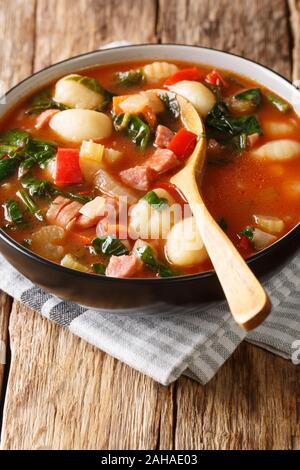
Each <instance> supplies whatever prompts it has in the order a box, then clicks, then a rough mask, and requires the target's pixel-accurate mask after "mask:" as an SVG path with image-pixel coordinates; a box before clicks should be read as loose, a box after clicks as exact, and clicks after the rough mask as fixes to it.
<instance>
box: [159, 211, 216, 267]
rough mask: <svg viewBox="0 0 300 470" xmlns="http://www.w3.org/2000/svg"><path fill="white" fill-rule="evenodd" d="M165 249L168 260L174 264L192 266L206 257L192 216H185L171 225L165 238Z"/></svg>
mask: <svg viewBox="0 0 300 470" xmlns="http://www.w3.org/2000/svg"><path fill="white" fill-rule="evenodd" d="M165 251H166V256H167V258H168V260H169V261H170V262H171V263H172V264H175V265H176V266H182V267H187V266H193V265H195V264H200V263H203V262H204V261H206V260H207V259H208V254H207V251H206V249H205V246H204V244H203V241H202V238H201V236H200V234H199V232H198V230H197V227H196V223H195V219H194V217H188V218H185V219H183V220H181V221H180V222H177V223H176V224H175V225H174V226H173V228H172V229H171V231H170V233H169V235H168V238H167V242H166V246H165Z"/></svg>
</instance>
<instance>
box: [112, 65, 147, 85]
mask: <svg viewBox="0 0 300 470" xmlns="http://www.w3.org/2000/svg"><path fill="white" fill-rule="evenodd" d="M115 79H116V85H117V86H125V87H131V86H134V85H137V84H138V83H140V82H142V81H143V80H144V74H143V70H142V69H135V70H133V69H132V70H127V71H126V72H117V73H116V74H115Z"/></svg>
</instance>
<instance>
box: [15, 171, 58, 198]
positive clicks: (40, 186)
mask: <svg viewBox="0 0 300 470" xmlns="http://www.w3.org/2000/svg"><path fill="white" fill-rule="evenodd" d="M21 184H22V186H23V188H25V189H27V191H28V193H29V195H30V196H37V197H50V196H52V194H53V193H55V187H54V186H53V185H52V184H51V183H50V181H47V180H40V179H38V178H35V177H34V176H25V177H23V178H22V180H21Z"/></svg>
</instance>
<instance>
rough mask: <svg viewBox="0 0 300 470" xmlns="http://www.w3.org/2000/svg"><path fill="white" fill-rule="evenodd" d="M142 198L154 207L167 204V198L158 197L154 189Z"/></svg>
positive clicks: (157, 207)
mask: <svg viewBox="0 0 300 470" xmlns="http://www.w3.org/2000/svg"><path fill="white" fill-rule="evenodd" d="M143 199H145V200H146V201H147V202H148V204H151V205H152V206H155V208H156V209H161V207H162V206H165V205H166V204H168V201H167V199H165V198H160V197H158V196H157V194H156V192H155V191H149V192H148V193H147V194H145V196H144V197H143Z"/></svg>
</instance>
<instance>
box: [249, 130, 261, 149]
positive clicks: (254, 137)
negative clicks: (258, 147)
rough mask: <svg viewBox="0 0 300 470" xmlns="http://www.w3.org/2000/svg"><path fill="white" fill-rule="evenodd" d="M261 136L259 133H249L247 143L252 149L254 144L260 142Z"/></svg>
mask: <svg viewBox="0 0 300 470" xmlns="http://www.w3.org/2000/svg"><path fill="white" fill-rule="evenodd" d="M259 137H260V136H259V134H258V133H256V134H251V135H248V137H247V143H248V147H249V148H250V149H252V147H254V145H255V144H256V143H257V142H258V140H259Z"/></svg>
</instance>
